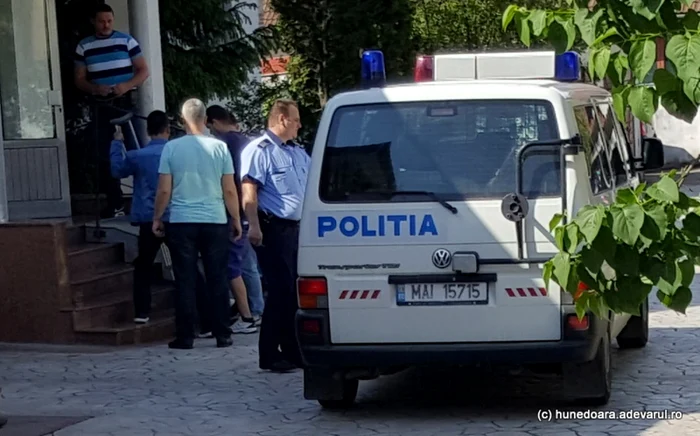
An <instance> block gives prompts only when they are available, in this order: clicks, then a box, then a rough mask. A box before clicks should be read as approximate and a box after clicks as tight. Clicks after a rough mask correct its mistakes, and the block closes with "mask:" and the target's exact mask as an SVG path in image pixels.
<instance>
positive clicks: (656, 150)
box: [642, 138, 665, 171]
mask: <svg viewBox="0 0 700 436" xmlns="http://www.w3.org/2000/svg"><path fill="white" fill-rule="evenodd" d="M664 163H665V160H664V144H663V143H662V142H661V141H660V140H658V139H656V138H643V139H642V165H643V167H642V169H643V170H644V171H646V170H655V169H657V168H661V167H662V166H664Z"/></svg>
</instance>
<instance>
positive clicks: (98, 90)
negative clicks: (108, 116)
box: [93, 85, 112, 97]
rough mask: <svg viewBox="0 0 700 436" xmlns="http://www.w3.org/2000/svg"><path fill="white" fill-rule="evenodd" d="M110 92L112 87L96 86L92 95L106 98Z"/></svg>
mask: <svg viewBox="0 0 700 436" xmlns="http://www.w3.org/2000/svg"><path fill="white" fill-rule="evenodd" d="M111 92H112V87H111V86H107V85H97V86H96V87H95V90H94V92H93V94H97V95H99V96H102V97H106V96H108V95H109V94H110V93H111Z"/></svg>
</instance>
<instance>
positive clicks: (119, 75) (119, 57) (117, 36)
mask: <svg viewBox="0 0 700 436" xmlns="http://www.w3.org/2000/svg"><path fill="white" fill-rule="evenodd" d="M141 55H142V53H141V47H140V46H139V43H138V42H137V41H136V40H135V39H134V38H132V37H131V36H130V35H127V34H126V33H122V32H118V31H114V32H112V35H111V36H109V37H107V38H100V37H97V36H94V35H93V36H89V37H87V38H85V39H83V40H82V41H80V43H79V44H78V47H77V48H76V50H75V63H76V64H77V65H80V66H85V67H87V79H88V81H90V82H92V83H94V84H96V85H108V86H113V85H117V84H119V83H123V82H126V81H128V80H131V79H132V78H133V77H134V66H133V63H132V60H133V59H136V58H137V57H139V56H141Z"/></svg>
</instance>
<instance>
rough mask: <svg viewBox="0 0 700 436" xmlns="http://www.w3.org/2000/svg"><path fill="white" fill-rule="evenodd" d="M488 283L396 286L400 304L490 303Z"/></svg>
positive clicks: (397, 299) (397, 300) (397, 298)
mask: <svg viewBox="0 0 700 436" xmlns="http://www.w3.org/2000/svg"><path fill="white" fill-rule="evenodd" d="M488 302H489V292H488V283H413V284H406V285H398V286H397V287H396V304H398V305H399V306H436V305H437V306H441V305H452V304H488Z"/></svg>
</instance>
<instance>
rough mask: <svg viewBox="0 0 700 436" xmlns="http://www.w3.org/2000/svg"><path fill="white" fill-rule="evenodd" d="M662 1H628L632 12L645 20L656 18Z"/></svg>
mask: <svg viewBox="0 0 700 436" xmlns="http://www.w3.org/2000/svg"><path fill="white" fill-rule="evenodd" d="M663 3H664V0H630V5H631V6H632V10H634V12H635V13H636V14H639V15H641V16H642V17H644V18H646V19H647V20H651V19H653V18H654V17H656V13H657V12H659V9H661V5H663Z"/></svg>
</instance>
